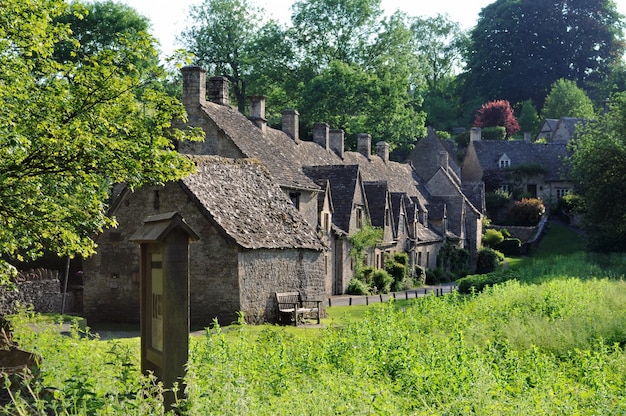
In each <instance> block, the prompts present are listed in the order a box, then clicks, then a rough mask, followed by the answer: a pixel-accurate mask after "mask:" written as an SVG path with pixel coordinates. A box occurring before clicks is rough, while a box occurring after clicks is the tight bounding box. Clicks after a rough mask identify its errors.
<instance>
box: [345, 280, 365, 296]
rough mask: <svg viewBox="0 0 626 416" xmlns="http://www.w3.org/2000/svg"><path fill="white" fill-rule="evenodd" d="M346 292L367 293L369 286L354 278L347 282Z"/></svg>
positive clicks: (354, 293) (350, 293) (352, 293)
mask: <svg viewBox="0 0 626 416" xmlns="http://www.w3.org/2000/svg"><path fill="white" fill-rule="evenodd" d="M346 293H347V294H349V295H367V294H369V286H368V285H366V284H365V283H364V282H362V281H361V280H359V279H357V278H354V279H352V280H350V283H348V287H347V288H346Z"/></svg>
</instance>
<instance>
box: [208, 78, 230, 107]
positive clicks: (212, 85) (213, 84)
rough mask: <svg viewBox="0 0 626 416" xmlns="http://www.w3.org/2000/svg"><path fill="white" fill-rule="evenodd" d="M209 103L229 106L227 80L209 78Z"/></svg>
mask: <svg viewBox="0 0 626 416" xmlns="http://www.w3.org/2000/svg"><path fill="white" fill-rule="evenodd" d="M209 101H211V102H212V103H215V104H220V105H229V102H228V78H226V77H211V78H209Z"/></svg>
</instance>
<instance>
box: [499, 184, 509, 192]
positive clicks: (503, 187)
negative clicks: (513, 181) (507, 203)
mask: <svg viewBox="0 0 626 416" xmlns="http://www.w3.org/2000/svg"><path fill="white" fill-rule="evenodd" d="M498 190H499V191H502V192H511V185H500V187H499V188H498Z"/></svg>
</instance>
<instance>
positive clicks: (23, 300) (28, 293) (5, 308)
mask: <svg viewBox="0 0 626 416" xmlns="http://www.w3.org/2000/svg"><path fill="white" fill-rule="evenodd" d="M14 284H15V287H16V289H17V290H13V287H11V286H7V285H0V316H1V315H7V314H12V313H15V312H16V306H17V305H18V304H19V305H22V306H32V307H33V310H34V311H35V312H41V313H51V312H56V313H60V312H61V304H62V300H63V295H62V294H61V283H60V282H59V279H58V278H54V279H45V280H26V281H20V282H14ZM67 302H68V299H66V306H67ZM66 309H69V308H66Z"/></svg>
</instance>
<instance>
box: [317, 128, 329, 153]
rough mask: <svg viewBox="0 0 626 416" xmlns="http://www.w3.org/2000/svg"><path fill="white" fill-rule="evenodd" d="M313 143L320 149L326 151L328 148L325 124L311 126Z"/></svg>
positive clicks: (327, 132)
mask: <svg viewBox="0 0 626 416" xmlns="http://www.w3.org/2000/svg"><path fill="white" fill-rule="evenodd" d="M313 141H314V142H315V143H317V144H319V145H320V146H322V148H324V149H326V150H328V149H329V148H330V146H329V143H328V141H329V130H328V124H326V123H315V124H313Z"/></svg>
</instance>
